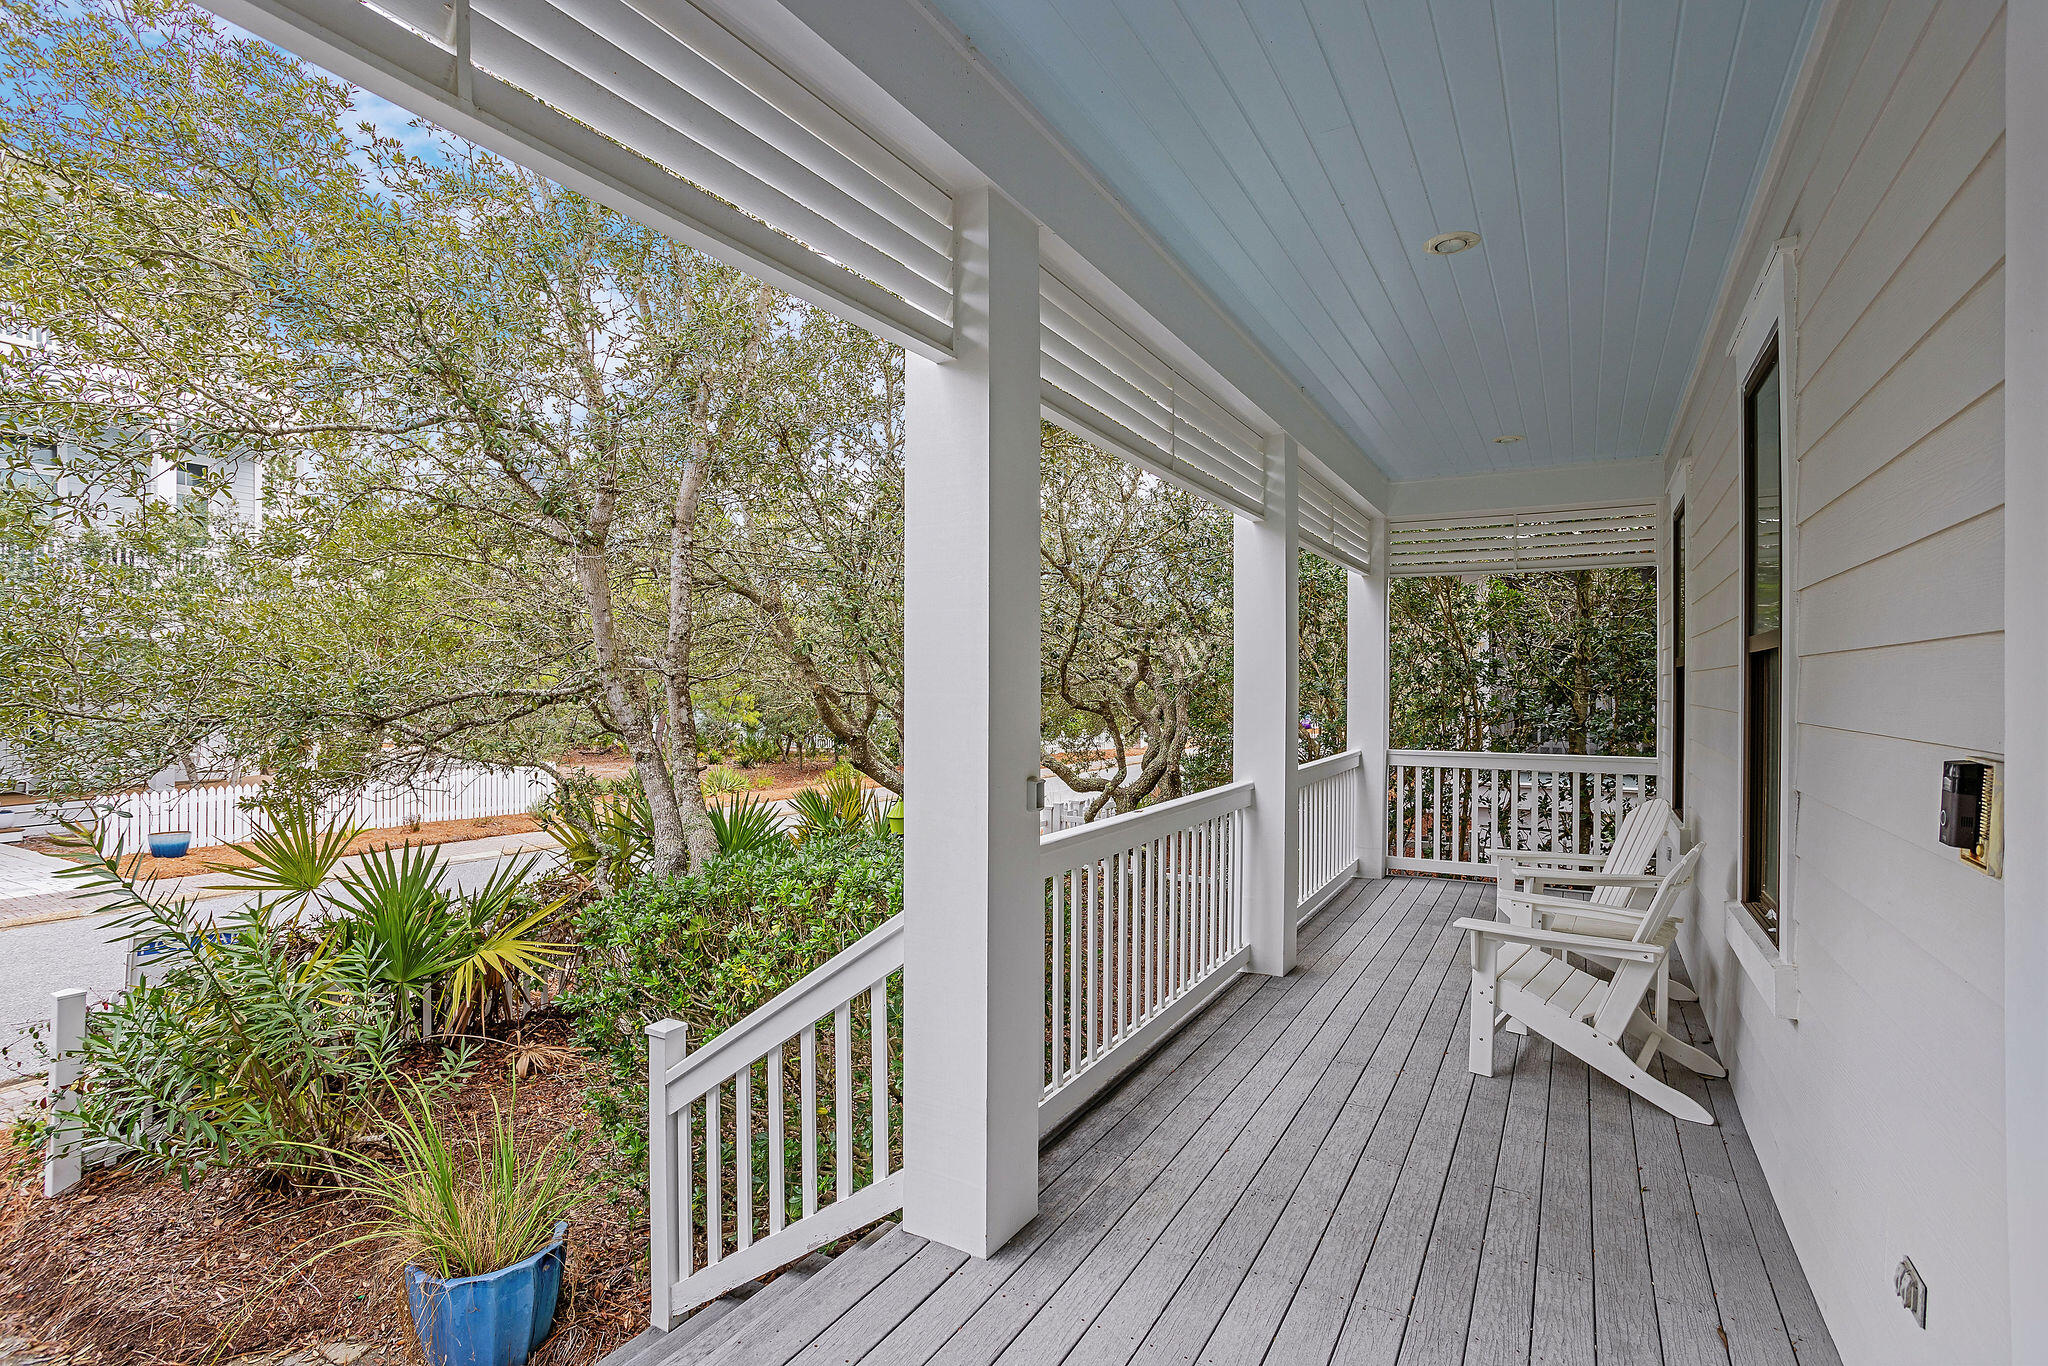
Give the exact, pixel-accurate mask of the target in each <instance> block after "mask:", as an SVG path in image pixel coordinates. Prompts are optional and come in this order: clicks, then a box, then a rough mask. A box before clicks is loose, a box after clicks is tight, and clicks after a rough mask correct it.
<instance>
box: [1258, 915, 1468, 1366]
mask: <svg viewBox="0 0 2048 1366" xmlns="http://www.w3.org/2000/svg"><path fill="white" fill-rule="evenodd" d="M1461 940H1462V936H1461V935H1460V934H1459V933H1458V932H1457V931H1455V930H1450V929H1448V928H1447V929H1446V930H1445V932H1444V935H1443V942H1444V943H1445V944H1446V946H1447V947H1449V948H1450V949H1451V950H1452V951H1453V952H1455V950H1456V946H1457V945H1458V944H1459V943H1460V942H1461ZM1468 994H1469V991H1468V987H1467V981H1466V979H1465V977H1464V974H1463V973H1461V972H1459V971H1457V970H1456V966H1455V962H1453V963H1452V964H1451V965H1450V968H1449V970H1448V971H1447V972H1446V973H1445V975H1444V978H1443V979H1442V980H1441V981H1440V982H1439V984H1438V987H1437V992H1436V995H1435V997H1434V998H1433V1000H1432V1001H1431V1005H1430V1012H1429V1014H1428V1015H1427V1016H1426V1017H1425V1019H1424V1022H1423V1025H1422V1027H1421V1029H1420V1030H1419V1031H1418V1033H1417V1041H1416V1045H1415V1046H1414V1047H1413V1049H1412V1050H1411V1052H1410V1053H1409V1055H1408V1056H1407V1057H1406V1059H1405V1060H1404V1066H1403V1067H1402V1069H1401V1072H1400V1075H1399V1076H1398V1077H1397V1078H1396V1080H1395V1083H1394V1089H1393V1092H1392V1094H1391V1095H1390V1096H1389V1098H1388V1101H1387V1105H1386V1108H1385V1110H1384V1112H1383V1113H1382V1115H1381V1117H1380V1121H1379V1123H1378V1124H1376V1125H1375V1126H1374V1128H1373V1132H1372V1134H1371V1135H1370V1136H1369V1137H1368V1139H1367V1140H1366V1144H1365V1149H1364V1152H1363V1153H1362V1154H1361V1156H1360V1158H1359V1161H1358V1164H1357V1166H1356V1167H1355V1168H1354V1169H1353V1171H1352V1175H1351V1179H1350V1181H1348V1182H1347V1183H1346V1185H1345V1189H1344V1194H1343V1195H1342V1196H1341V1197H1340V1198H1339V1200H1338V1202H1337V1207H1336V1210H1335V1212H1334V1214H1333V1215H1332V1217H1331V1219H1330V1221H1329V1224H1328V1226H1327V1228H1326V1229H1325V1231H1324V1234H1323V1237H1322V1239H1321V1240H1320V1241H1319V1242H1318V1243H1317V1245H1316V1250H1315V1254H1314V1256H1313V1257H1311V1259H1310V1261H1309V1264H1308V1266H1307V1268H1306V1269H1305V1270H1304V1272H1303V1274H1302V1279H1301V1287H1300V1289H1299V1290H1297V1292H1296V1294H1295V1296H1294V1300H1293V1302H1292V1303H1291V1304H1289V1306H1288V1308H1287V1312H1286V1314H1285V1316H1284V1317H1283V1318H1282V1319H1281V1322H1280V1326H1279V1328H1278V1329H1277V1330H1276V1331H1275V1334H1274V1341H1273V1346H1272V1349H1271V1352H1270V1353H1269V1355H1268V1360H1270V1361H1274V1362H1288V1363H1293V1362H1298V1361H1299V1362H1313V1361H1323V1360H1328V1359H1329V1358H1330V1356H1331V1354H1332V1353H1333V1352H1334V1351H1335V1350H1336V1347H1337V1343H1338V1341H1339V1338H1340V1337H1341V1335H1342V1334H1343V1332H1344V1325H1345V1320H1346V1318H1347V1317H1348V1316H1349V1314H1350V1313H1351V1311H1352V1309H1353V1307H1354V1306H1358V1307H1359V1308H1360V1310H1361V1317H1360V1324H1361V1327H1360V1328H1356V1329H1353V1330H1352V1336H1353V1338H1354V1348H1353V1349H1350V1350H1356V1349H1357V1346H1358V1344H1359V1343H1362V1342H1363V1341H1364V1340H1365V1339H1366V1338H1367V1337H1370V1336H1372V1333H1371V1332H1370V1331H1368V1330H1370V1329H1372V1328H1374V1327H1376V1326H1380V1325H1375V1324H1374V1322H1373V1316H1372V1315H1371V1314H1370V1313H1367V1312H1365V1311H1368V1310H1377V1309H1383V1310H1385V1311H1387V1312H1388V1313H1391V1314H1393V1315H1395V1316H1396V1317H1397V1318H1405V1317H1406V1313H1407V1308H1408V1305H1407V1297H1408V1295H1410V1294H1412V1293H1413V1281H1412V1279H1411V1280H1410V1281H1409V1283H1408V1286H1407V1288H1406V1289H1405V1290H1403V1291H1402V1292H1401V1293H1400V1294H1399V1295H1396V1296H1393V1297H1392V1298H1394V1299H1396V1300H1397V1301H1398V1302H1397V1303H1381V1302H1378V1301H1376V1300H1374V1299H1373V1298H1372V1295H1373V1294H1374V1293H1377V1292H1378V1287H1377V1285H1375V1286H1373V1287H1369V1288H1368V1291H1367V1294H1366V1295H1365V1297H1363V1298H1361V1296H1360V1287H1361V1284H1362V1283H1363V1282H1364V1278H1365V1276H1366V1273H1367V1268H1368V1266H1369V1264H1370V1261H1371V1258H1372V1257H1373V1256H1374V1255H1377V1254H1378V1252H1379V1248H1378V1246H1377V1243H1378V1239H1379V1238H1380V1237H1381V1235H1382V1233H1383V1231H1384V1230H1385V1228H1386V1224H1387V1218H1388V1211H1389V1209H1390V1208H1391V1207H1392V1206H1393V1202H1394V1199H1395V1196H1396V1193H1397V1191H1399V1190H1400V1189H1401V1186H1402V1178H1403V1174H1404V1167H1405V1164H1406V1162H1407V1160H1408V1159H1409V1157H1410V1156H1411V1155H1412V1154H1413V1153H1414V1152H1415V1151H1416V1147H1415V1144H1416V1135H1417V1134H1418V1133H1419V1132H1420V1131H1421V1129H1422V1127H1423V1125H1424V1123H1425V1121H1427V1120H1428V1119H1429V1118H1430V1117H1431V1115H1432V1113H1433V1112H1432V1110H1431V1106H1430V1102H1431V1098H1432V1097H1433V1096H1434V1095H1436V1093H1437V1088H1436V1081H1437V1076H1438V1071H1439V1065H1440V1064H1441V1062H1442V1050H1443V1046H1442V1044H1441V1042H1440V1041H1441V1040H1442V1039H1443V1038H1444V1037H1445V1036H1446V1035H1447V1034H1448V1033H1449V1031H1450V1029H1451V1028H1452V1027H1453V1025H1454V1024H1455V1022H1456V1021H1457V1019H1458V1018H1459V1014H1460V1012H1461V1011H1462V1010H1463V1008H1464V1004H1465V999H1466V996H1467V995H1468ZM1461 1074H1462V1069H1461ZM1458 1099H1459V1103H1460V1105H1461V1106H1462V1101H1463V1097H1462V1094H1461V1095H1460V1096H1459V1097H1458ZM1442 1104H1443V1102H1441V1101H1440V1102H1439V1104H1438V1108H1439V1109H1440V1108H1441V1106H1442ZM1432 1156H1433V1155H1430V1154H1425V1161H1426V1162H1427V1161H1429V1160H1431V1158H1432ZM1441 1162H1442V1164H1443V1165H1446V1166H1447V1165H1448V1162H1449V1153H1448V1151H1445V1152H1444V1153H1443V1155H1442V1157H1441ZM1426 1179H1427V1173H1425V1172H1422V1171H1418V1172H1417V1173H1416V1174H1415V1175H1414V1176H1411V1177H1410V1178H1409V1184H1410V1186H1411V1187H1412V1186H1414V1185H1415V1184H1416V1182H1418V1181H1422V1180H1426ZM1439 1181H1440V1178H1439ZM1411 1198H1413V1197H1412V1196H1411ZM1432 1209H1433V1206H1432ZM1417 1251H1418V1256H1419V1251H1420V1244H1418V1245H1417ZM1393 1265H1394V1261H1393V1259H1392V1254H1391V1253H1389V1254H1388V1259H1387V1260H1385V1261H1383V1262H1382V1268H1383V1270H1384V1269H1390V1268H1392V1266H1393ZM1333 1303H1334V1304H1336V1305H1339V1306H1342V1308H1341V1309H1340V1310H1339V1312H1338V1313H1337V1314H1336V1315H1335V1316H1334V1317H1333V1316H1331V1315H1330V1314H1328V1313H1327V1312H1326V1306H1327V1305H1329V1304H1333ZM1398 1345H1399V1344H1398V1342H1397V1343H1396V1344H1395V1347H1396V1348H1397V1349H1398Z"/></svg>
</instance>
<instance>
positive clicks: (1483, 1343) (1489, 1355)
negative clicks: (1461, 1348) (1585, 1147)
mask: <svg viewBox="0 0 2048 1366" xmlns="http://www.w3.org/2000/svg"><path fill="white" fill-rule="evenodd" d="M1499 1037H1501V1038H1503V1039H1506V1040H1509V1041H1511V1042H1512V1043H1513V1044H1516V1045H1518V1048H1517V1049H1516V1051H1515V1052H1514V1054H1513V1059H1514V1061H1513V1072H1512V1074H1511V1080H1512V1086H1511V1088H1510V1090H1509V1093H1508V1112H1507V1118H1506V1120H1505V1122H1504V1123H1503V1124H1502V1126H1501V1145H1500V1160H1499V1161H1498V1162H1497V1163H1495V1165H1494V1169H1493V1182H1494V1190H1493V1200H1492V1203H1491V1205H1490V1206H1489V1208H1488V1210H1487V1214H1486V1234H1485V1241H1484V1243H1483V1244H1482V1246H1481V1248H1480V1254H1479V1277H1478V1280H1477V1282H1476V1284H1475V1285H1474V1288H1473V1295H1472V1323H1471V1327H1470V1328H1469V1330H1468V1331H1467V1334H1466V1338H1465V1361H1466V1366H1527V1362H1528V1360H1529V1345H1530V1336H1529V1335H1530V1329H1531V1320H1532V1316H1533V1314H1534V1302H1535V1296H1536V1215H1537V1205H1538V1202H1539V1201H1540V1200H1541V1198H1542V1193H1543V1137H1544V1129H1545V1126H1546V1124H1547V1121H1548V1115H1549V1109H1550V1059H1551V1052H1552V1050H1551V1046H1550V1044H1549V1043H1548V1042H1546V1041H1544V1040H1543V1039H1541V1038H1538V1037H1537V1036H1535V1035H1521V1036H1517V1035H1512V1034H1503V1035H1501V1036H1499ZM1496 1056H1498V1052H1496Z"/></svg>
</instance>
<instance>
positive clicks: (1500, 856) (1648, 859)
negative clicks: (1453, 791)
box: [1493, 797, 1699, 1033]
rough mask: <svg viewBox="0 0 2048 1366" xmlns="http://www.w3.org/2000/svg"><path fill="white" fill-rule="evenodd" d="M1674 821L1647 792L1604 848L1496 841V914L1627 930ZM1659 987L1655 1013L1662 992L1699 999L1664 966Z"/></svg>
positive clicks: (1555, 926) (1551, 925)
mask: <svg viewBox="0 0 2048 1366" xmlns="http://www.w3.org/2000/svg"><path fill="white" fill-rule="evenodd" d="M1677 825H1678V822H1677V819H1676V818H1675V817H1674V816H1673V815H1672V813H1671V805H1670V803H1668V802H1666V801H1665V800H1664V799H1663V798H1661V797H1652V798H1650V799H1649V800H1648V801H1646V802H1643V803H1641V804H1639V805H1637V806H1635V807H1633V808H1631V809H1630V810H1629V813H1628V814H1627V815H1625V816H1623V817H1622V818H1621V823H1620V824H1619V825H1617V826H1615V827H1614V842H1613V843H1612V844H1610V845H1609V846H1608V847H1607V852H1606V853H1605V854H1546V853H1542V852H1539V851H1535V850H1527V849H1496V850H1494V851H1493V865H1494V875H1495V879H1496V881H1497V883H1498V887H1497V890H1496V892H1495V902H1496V904H1497V905H1498V906H1499V907H1500V912H1501V914H1502V915H1503V916H1505V917H1506V918H1507V919H1508V920H1509V921H1510V922H1512V923H1514V924H1517V925H1529V926H1534V927H1536V928H1539V929H1551V930H1560V931H1562V932H1564V933H1566V934H1591V935H1599V936H1605V937H1615V936H1626V935H1629V934H1633V933H1634V932H1635V928H1636V926H1637V925H1638V924H1640V923H1641V922H1642V918H1643V911H1642V907H1643V906H1644V905H1645V904H1646V903H1647V902H1648V900H1649V898H1650V895H1651V894H1652V893H1653V892H1655V891H1656V889H1657V884H1658V882H1659V881H1660V880H1661V879H1659V878H1658V876H1657V875H1656V874H1655V873H1653V872H1651V871H1650V869H1651V867H1652V866H1653V865H1654V864H1655V863H1656V860H1657V855H1658V852H1659V851H1660V850H1662V849H1663V848H1664V846H1665V843H1666V841H1667V840H1669V842H1670V843H1671V844H1672V846H1673V847H1674V848H1675V847H1676V846H1677V839H1676V833H1677ZM1560 887H1590V888H1591V889H1592V895H1591V896H1589V897H1585V898H1583V899H1582V898H1579V897H1575V896H1559V895H1557V894H1556V891H1555V890H1554V889H1556V888H1560ZM1672 918H1673V919H1674V920H1675V919H1677V918H1678V917H1675V916H1674V917H1672ZM1657 987H1658V991H1657V994H1658V1013H1659V1017H1660V1018H1661V1016H1662V1012H1663V1003H1664V1000H1665V998H1666V997H1668V998H1669V999H1671V1000H1674V1001H1696V1000H1698V999H1699V997H1698V996H1697V995H1695V994H1694V992H1693V990H1692V988H1690V987H1688V986H1686V985H1685V984H1684V983H1683V982H1672V981H1670V980H1669V972H1668V970H1667V971H1666V972H1665V973H1664V974H1662V975H1661V976H1660V980H1659V981H1658V984H1657ZM1516 1032H1517V1033H1519V1032H1520V1031H1519V1030H1517V1031H1516Z"/></svg>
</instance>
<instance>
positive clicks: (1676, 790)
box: [1671, 503, 1686, 811]
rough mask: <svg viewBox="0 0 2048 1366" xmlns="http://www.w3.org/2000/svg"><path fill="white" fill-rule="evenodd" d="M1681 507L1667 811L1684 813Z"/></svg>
mask: <svg viewBox="0 0 2048 1366" xmlns="http://www.w3.org/2000/svg"><path fill="white" fill-rule="evenodd" d="M1685 630H1686V626H1685V504H1683V503H1680V504H1679V505H1678V508H1677V510H1676V511H1674V512H1673V513H1672V514H1671V809H1672V810H1673V811H1683V810H1685Z"/></svg>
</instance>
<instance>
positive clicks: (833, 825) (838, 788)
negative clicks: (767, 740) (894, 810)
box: [789, 768, 888, 844]
mask: <svg viewBox="0 0 2048 1366" xmlns="http://www.w3.org/2000/svg"><path fill="white" fill-rule="evenodd" d="M885 801H886V799H885V798H883V797H881V796H879V795H876V794H873V793H871V792H869V790H868V789H867V787H866V786H865V785H863V784H862V782H861V780H860V775H859V774H857V773H855V772H854V771H853V770H852V769H850V768H835V769H833V770H832V771H831V772H830V773H828V774H826V775H825V781H824V782H822V783H820V784H819V785H818V786H816V787H812V788H806V789H805V790H803V791H802V792H799V793H797V794H796V795H795V796H794V797H792V798H790V801H789V806H790V813H791V814H792V815H793V816H794V817H795V818H796V827H795V829H794V830H793V831H792V832H791V833H792V835H793V837H794V838H795V839H796V841H797V842H798V843H800V844H801V843H805V842H808V841H810V840H815V839H830V838H832V837H833V836H836V835H844V834H849V833H851V832H853V831H857V830H863V829H865V830H874V829H878V828H880V827H882V826H884V825H886V822H887V819H888V807H887V805H886V804H885Z"/></svg>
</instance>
